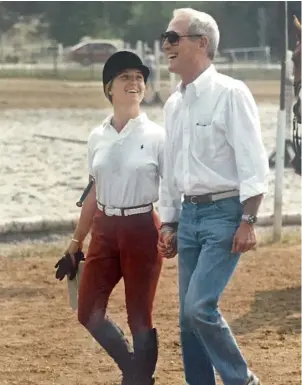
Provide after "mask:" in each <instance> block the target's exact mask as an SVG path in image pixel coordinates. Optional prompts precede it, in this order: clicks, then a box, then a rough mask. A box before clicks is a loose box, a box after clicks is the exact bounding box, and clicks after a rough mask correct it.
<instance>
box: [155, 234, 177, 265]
mask: <svg viewBox="0 0 302 385" xmlns="http://www.w3.org/2000/svg"><path fill="white" fill-rule="evenodd" d="M157 249H158V252H159V253H160V255H162V256H163V257H164V258H167V259H170V258H174V257H175V255H176V254H177V245H176V232H175V231H173V232H172V231H165V232H163V233H161V234H160V235H159V239H158V244H157Z"/></svg>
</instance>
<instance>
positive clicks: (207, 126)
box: [159, 65, 269, 222]
mask: <svg viewBox="0 0 302 385" xmlns="http://www.w3.org/2000/svg"><path fill="white" fill-rule="evenodd" d="M164 118H165V129H166V141H165V155H164V177H163V181H162V186H161V194H160V201H159V212H160V216H161V220H162V222H175V221H178V218H179V214H180V208H181V196H182V194H185V195H202V194H207V193H215V192H220V191H226V190H231V189H238V190H239V192H240V200H241V202H243V201H244V200H246V199H248V198H250V197H253V196H255V195H258V194H263V193H266V192H267V189H268V186H267V181H266V177H267V175H268V171H269V167H268V156H267V153H266V151H265V148H264V145H263V142H262V138H261V128H260V118H259V114H258V110H257V106H256V103H255V101H254V98H253V96H252V94H251V92H250V91H249V89H248V88H247V86H245V84H244V83H243V82H241V81H239V80H236V79H233V78H231V77H228V76H225V75H223V74H219V73H217V72H216V69H215V67H214V66H213V65H211V66H210V67H209V68H207V69H206V70H205V71H204V72H203V73H202V74H201V75H200V76H199V77H198V78H197V79H196V80H195V81H194V82H192V83H190V84H189V85H187V86H186V87H185V88H183V87H181V85H179V86H178V87H177V90H176V92H174V93H173V94H172V95H171V96H170V98H169V99H168V100H167V102H166V104H165V107H164Z"/></svg>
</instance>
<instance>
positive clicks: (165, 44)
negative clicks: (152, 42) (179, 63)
mask: <svg viewBox="0 0 302 385" xmlns="http://www.w3.org/2000/svg"><path fill="white" fill-rule="evenodd" d="M170 48H171V44H170V43H169V41H168V39H165V40H164V41H163V42H162V50H163V51H164V52H167V51H169V49H170Z"/></svg>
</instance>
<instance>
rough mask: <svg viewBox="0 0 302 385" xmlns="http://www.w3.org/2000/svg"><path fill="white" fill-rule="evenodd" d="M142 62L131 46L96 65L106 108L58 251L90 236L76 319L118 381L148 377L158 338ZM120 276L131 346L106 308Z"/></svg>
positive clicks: (157, 142)
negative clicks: (83, 192) (74, 221)
mask: <svg viewBox="0 0 302 385" xmlns="http://www.w3.org/2000/svg"><path fill="white" fill-rule="evenodd" d="M148 76H149V69H148V68H147V67H145V66H144V65H143V64H142V62H141V60H140V58H139V57H138V56H137V55H135V54H134V53H131V52H127V51H122V52H118V53H115V54H114V55H112V56H111V57H110V58H109V59H108V61H107V62H106V64H105V66H104V70H103V85H104V92H105V95H106V97H107V98H108V99H109V100H110V102H111V104H112V106H113V114H112V115H110V116H108V118H107V119H105V121H104V122H103V123H102V124H101V125H100V126H99V127H97V128H95V129H94V130H93V131H92V132H91V134H90V136H89V139H88V165H89V174H90V175H89V178H90V180H91V179H92V178H93V179H94V181H95V183H94V184H93V186H92V188H91V190H90V192H89V194H88V195H87V198H86V200H85V201H84V204H83V207H82V211H81V216H80V219H79V223H78V225H77V228H76V230H75V232H74V235H73V238H72V240H71V242H70V244H69V246H68V248H67V252H66V254H68V253H69V255H74V254H76V252H77V251H78V250H81V248H82V244H83V241H84V239H85V237H86V235H87V234H88V232H89V230H90V229H91V241H90V244H89V248H88V253H87V256H86V261H85V263H84V268H83V272H82V275H81V283H80V287H79V299H78V319H79V321H80V323H81V324H82V325H83V326H85V328H87V330H88V331H89V332H90V333H91V335H92V336H93V337H94V338H95V340H96V341H98V343H99V344H100V345H101V346H102V347H103V348H104V349H105V350H106V351H107V353H108V354H109V355H110V356H111V357H112V358H113V359H114V360H115V362H116V363H117V365H118V366H119V368H120V369H121V371H122V374H123V380H122V384H124V385H126V384H127V385H134V384H135V385H149V384H154V379H153V377H152V376H153V373H154V371H155V367H156V362H157V354H158V345H157V333H156V329H155V328H153V325H152V306H153V301H154V296H155V292H156V287H157V283H158V279H159V276H160V271H161V267H162V258H161V256H160V255H159V254H158V251H157V240H158V227H159V218H158V216H157V214H156V213H155V212H154V211H153V203H154V202H155V201H157V200H158V188H159V177H160V176H161V175H162V169H163V161H162V151H163V144H164V129H163V128H162V127H160V126H158V125H156V124H155V123H153V122H151V121H150V120H149V119H148V118H147V116H146V115H145V114H144V113H141V112H140V103H141V101H142V99H143V97H144V91H145V86H146V81H147V79H148ZM122 277H123V279H124V284H125V297H126V308H127V316H128V324H129V327H130V330H131V333H132V336H133V351H132V349H130V345H129V343H128V341H127V340H126V339H125V337H124V335H123V332H122V331H121V330H120V329H119V327H118V326H117V325H116V324H115V323H114V322H113V321H112V320H111V319H110V318H109V317H108V316H107V315H106V307H107V303H108V300H109V297H110V294H111V292H112V290H113V289H114V287H115V286H116V284H117V283H118V282H119V281H120V279H121V278H122Z"/></svg>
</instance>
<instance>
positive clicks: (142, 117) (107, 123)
mask: <svg viewBox="0 0 302 385" xmlns="http://www.w3.org/2000/svg"><path fill="white" fill-rule="evenodd" d="M112 118H113V113H112V114H110V115H109V116H108V117H107V118H106V119H105V120H104V123H103V127H104V128H105V129H114V127H112V125H111V120H112ZM147 120H148V117H147V114H146V113H145V112H141V113H140V114H139V115H138V116H137V117H136V118H134V119H129V120H128V122H127V124H126V125H125V127H124V128H123V130H122V131H121V133H124V132H126V131H129V129H130V130H131V129H132V128H135V127H139V126H140V125H141V124H142V123H144V122H146V121H147ZM114 130H115V129H114Z"/></svg>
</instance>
